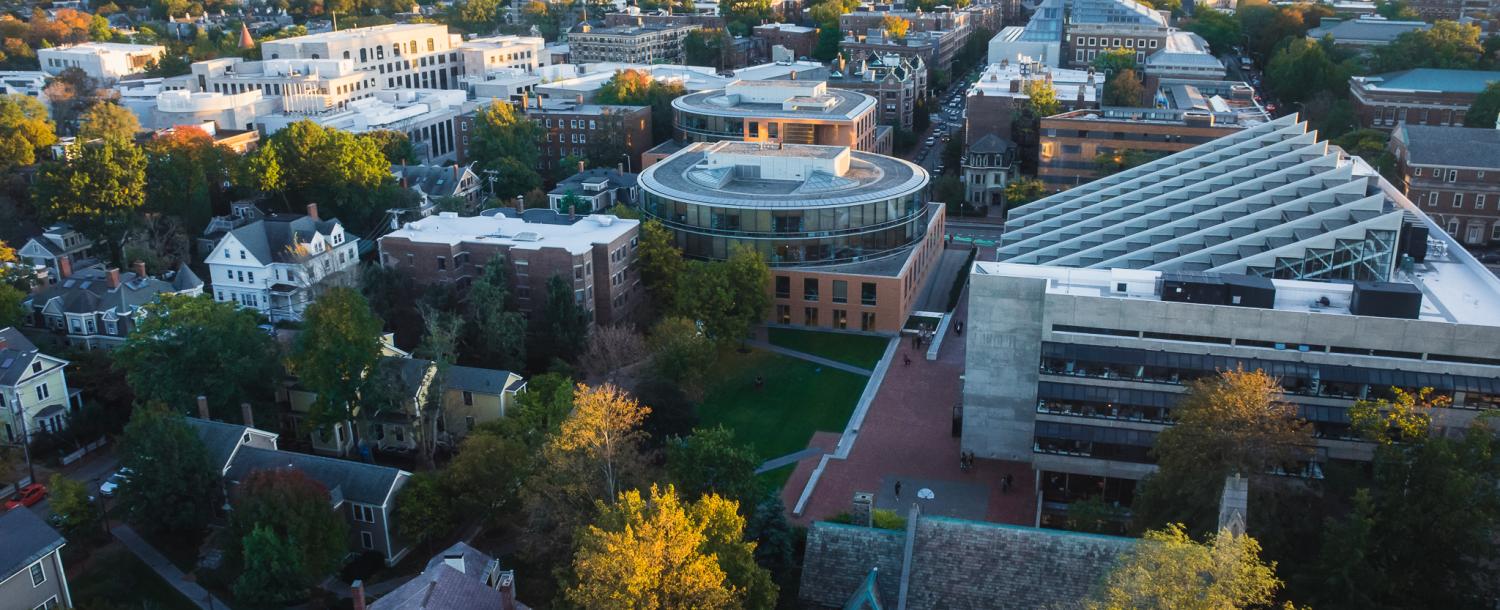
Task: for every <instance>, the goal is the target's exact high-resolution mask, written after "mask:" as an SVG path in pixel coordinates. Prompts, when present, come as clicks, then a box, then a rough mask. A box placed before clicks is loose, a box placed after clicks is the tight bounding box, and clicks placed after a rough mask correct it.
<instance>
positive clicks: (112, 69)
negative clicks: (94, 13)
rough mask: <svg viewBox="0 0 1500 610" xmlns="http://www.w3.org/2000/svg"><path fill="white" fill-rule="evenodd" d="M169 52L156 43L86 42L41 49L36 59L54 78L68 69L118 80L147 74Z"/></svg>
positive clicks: (95, 76)
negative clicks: (150, 67) (153, 63)
mask: <svg viewBox="0 0 1500 610" xmlns="http://www.w3.org/2000/svg"><path fill="white" fill-rule="evenodd" d="M166 52H167V48H166V47H163V46H159V45H154V44H125V43H119V42H85V43H81V44H75V45H69V46H62V47H52V48H44V49H37V50H36V59H37V62H39V63H41V65H42V71H43V72H46V73H47V74H50V75H53V76H57V75H58V74H62V71H63V70H66V69H68V68H78V69H80V70H83V73H84V74H87V75H89V76H92V77H94V78H96V79H99V80H118V79H121V78H124V77H126V76H130V75H131V74H140V73H142V72H145V71H146V67H147V66H148V65H150V64H151V62H153V61H156V60H158V59H161V57H162V55H164V54H166Z"/></svg>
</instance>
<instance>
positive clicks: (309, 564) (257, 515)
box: [229, 468, 349, 594]
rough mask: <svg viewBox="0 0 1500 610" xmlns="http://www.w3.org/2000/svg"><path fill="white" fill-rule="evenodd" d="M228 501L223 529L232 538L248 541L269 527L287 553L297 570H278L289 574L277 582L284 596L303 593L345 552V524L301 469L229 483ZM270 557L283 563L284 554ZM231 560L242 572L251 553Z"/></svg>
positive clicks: (318, 485) (332, 568)
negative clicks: (230, 494) (226, 526)
mask: <svg viewBox="0 0 1500 610" xmlns="http://www.w3.org/2000/svg"><path fill="white" fill-rule="evenodd" d="M231 504H232V505H233V507H234V510H233V511H232V512H230V514H229V529H230V532H232V533H233V535H234V537H235V538H236V539H238V540H248V539H250V538H251V537H252V536H254V535H255V533H256V531H258V530H263V529H264V530H270V532H271V533H273V534H275V536H276V537H277V538H278V539H280V540H281V541H282V542H283V543H284V544H286V545H287V547H288V548H289V550H290V551H291V553H290V555H291V557H292V558H294V562H295V565H297V566H299V567H300V568H301V570H299V571H298V572H297V573H296V574H282V576H290V577H291V578H290V580H285V581H282V582H280V583H278V584H277V588H278V589H279V590H281V591H284V592H285V593H286V594H296V593H301V592H305V591H306V590H307V589H308V588H310V587H312V586H313V585H315V584H317V583H319V582H322V581H323V579H324V578H327V577H328V576H329V575H331V574H333V572H334V571H335V570H337V569H338V568H339V566H340V564H342V562H343V558H344V555H345V554H347V553H348V548H349V542H348V541H349V525H348V522H346V521H345V520H344V517H343V515H341V514H339V512H337V511H336V510H335V509H334V508H333V501H332V498H331V497H330V496H329V495H328V488H327V487H325V486H324V485H323V484H322V483H319V482H318V481H316V480H314V479H313V478H312V477H310V476H308V475H307V473H305V472H303V471H302V470H297V469H293V468H277V469H273V470H259V471H256V472H252V473H250V475H249V476H247V477H245V479H244V480H243V481H240V483H239V485H238V486H236V487H235V490H234V494H233V498H232V502H231ZM247 546H248V545H247ZM276 555H277V556H279V557H281V559H280V561H278V562H276V563H278V564H285V553H277V554H276ZM236 559H238V561H236V562H234V564H238V565H242V566H244V571H245V573H246V574H248V573H249V572H250V571H251V570H252V569H254V567H255V566H254V565H253V564H252V562H251V560H253V559H255V557H253V556H245V555H241V556H240V557H238V558H236ZM278 572H279V571H278ZM242 577H243V576H242ZM250 578H252V579H253V578H256V577H255V576H250Z"/></svg>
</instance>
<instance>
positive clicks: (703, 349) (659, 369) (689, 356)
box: [647, 316, 718, 395]
mask: <svg viewBox="0 0 1500 610" xmlns="http://www.w3.org/2000/svg"><path fill="white" fill-rule="evenodd" d="M648 346H649V347H650V349H651V356H650V358H649V359H648V360H647V369H648V371H649V372H650V373H651V375H652V376H653V377H655V378H657V379H659V380H661V381H664V382H667V383H669V384H672V385H675V386H677V387H680V388H682V389H683V390H684V391H685V392H686V393H688V394H690V395H692V394H697V393H698V391H699V390H701V389H702V384H703V379H704V376H705V375H706V374H707V371H708V369H709V368H710V367H711V366H712V364H713V362H714V360H715V358H716V356H717V355H718V349H717V348H716V347H715V346H714V342H713V340H711V339H709V338H708V335H705V334H704V333H703V331H702V330H700V329H699V328H698V324H697V323H696V322H694V321H693V320H691V319H688V318H684V317H680V316H668V317H666V318H662V320H661V321H659V322H657V323H656V326H653V327H652V328H651V336H650V338H649V342H648Z"/></svg>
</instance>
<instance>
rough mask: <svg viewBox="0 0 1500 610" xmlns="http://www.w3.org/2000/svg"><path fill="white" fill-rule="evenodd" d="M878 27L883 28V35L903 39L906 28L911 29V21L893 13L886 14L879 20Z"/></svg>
mask: <svg viewBox="0 0 1500 610" xmlns="http://www.w3.org/2000/svg"><path fill="white" fill-rule="evenodd" d="M880 29H882V30H885V35H886V36H888V37H890V38H894V39H896V40H904V39H905V38H906V32H907V30H910V29H911V22H910V21H907V20H906V19H904V18H901V17H897V16H895V15H886V16H885V17H883V18H881V20H880Z"/></svg>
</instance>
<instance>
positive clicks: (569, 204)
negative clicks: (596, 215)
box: [557, 191, 594, 214]
mask: <svg viewBox="0 0 1500 610" xmlns="http://www.w3.org/2000/svg"><path fill="white" fill-rule="evenodd" d="M591 206H592V203H590V202H588V201H584V199H583V198H582V197H579V196H578V193H575V192H573V191H568V194H566V195H563V198H562V201H559V202H558V204H557V211H558V212H566V213H568V214H577V213H579V212H582V213H584V214H588V213H590V212H593V211H594V210H593V208H592V207H591Z"/></svg>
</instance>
